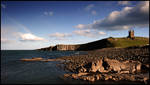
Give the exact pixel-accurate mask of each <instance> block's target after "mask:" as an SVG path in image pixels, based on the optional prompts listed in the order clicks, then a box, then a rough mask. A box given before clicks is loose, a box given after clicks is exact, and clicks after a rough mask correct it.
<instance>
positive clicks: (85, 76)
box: [64, 73, 149, 84]
mask: <svg viewBox="0 0 150 85" xmlns="http://www.w3.org/2000/svg"><path fill="white" fill-rule="evenodd" d="M64 77H71V78H74V79H81V80H86V81H90V82H94V81H96V80H113V81H120V80H128V81H140V82H144V83H146V84H147V83H148V80H149V77H147V76H144V75H142V74H136V75H135V74H127V73H124V74H119V73H111V74H106V73H104V74H100V73H93V74H91V73H79V74H64Z"/></svg>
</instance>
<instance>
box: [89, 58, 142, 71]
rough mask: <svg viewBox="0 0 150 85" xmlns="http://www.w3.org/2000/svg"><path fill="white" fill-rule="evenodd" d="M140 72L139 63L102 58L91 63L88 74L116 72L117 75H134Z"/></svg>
mask: <svg viewBox="0 0 150 85" xmlns="http://www.w3.org/2000/svg"><path fill="white" fill-rule="evenodd" d="M140 70H141V63H140V62H139V61H132V60H127V61H119V60H116V59H109V58H103V59H100V60H97V61H94V62H92V65H91V68H90V70H89V72H97V71H98V72H102V73H103V72H117V73H135V72H139V71H140Z"/></svg>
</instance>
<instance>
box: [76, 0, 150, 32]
mask: <svg viewBox="0 0 150 85" xmlns="http://www.w3.org/2000/svg"><path fill="white" fill-rule="evenodd" d="M133 26H136V27H147V26H149V1H141V2H140V3H139V4H137V5H136V6H135V7H124V8H123V9H122V10H121V11H113V12H111V13H110V14H109V15H108V16H107V17H105V18H104V19H102V20H97V21H94V22H93V23H92V24H87V25H83V24H79V25H77V26H75V27H76V28H80V29H84V28H87V29H98V30H125V29H130V28H133Z"/></svg>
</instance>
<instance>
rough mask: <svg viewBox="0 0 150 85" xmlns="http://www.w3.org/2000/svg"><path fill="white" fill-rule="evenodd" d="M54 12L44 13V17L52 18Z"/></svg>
mask: <svg viewBox="0 0 150 85" xmlns="http://www.w3.org/2000/svg"><path fill="white" fill-rule="evenodd" d="M53 14H54V12H52V11H50V12H44V15H46V16H53Z"/></svg>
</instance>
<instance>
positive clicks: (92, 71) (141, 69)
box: [59, 45, 149, 84]
mask: <svg viewBox="0 0 150 85" xmlns="http://www.w3.org/2000/svg"><path fill="white" fill-rule="evenodd" d="M59 59H63V60H65V62H63V63H61V64H63V65H64V69H65V70H68V71H70V72H72V74H64V77H67V78H73V79H81V80H86V81H90V82H94V81H98V80H113V81H121V80H123V81H124V80H126V81H134V82H143V83H145V84H148V83H149V70H148V69H149V45H148V46H143V47H130V48H104V49H99V50H94V51H88V54H87V55H75V56H65V57H60V58H59Z"/></svg>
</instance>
